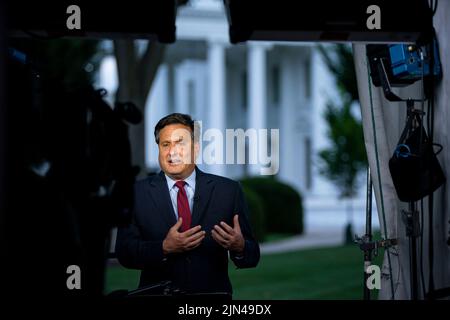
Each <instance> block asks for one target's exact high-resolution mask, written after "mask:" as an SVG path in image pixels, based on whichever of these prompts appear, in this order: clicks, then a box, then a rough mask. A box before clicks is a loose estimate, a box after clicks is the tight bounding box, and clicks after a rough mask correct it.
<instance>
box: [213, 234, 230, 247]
mask: <svg viewBox="0 0 450 320" xmlns="http://www.w3.org/2000/svg"><path fill="white" fill-rule="evenodd" d="M211 234H212V237H213V238H214V240H216V242H218V243H219V244H220V245H221V246H222V247H224V248H226V247H227V245H228V241H227V240H226V239H224V238H223V237H222V236H221V235H220V234H219V233H218V232H217V231H216V230H213V231H212V232H211Z"/></svg>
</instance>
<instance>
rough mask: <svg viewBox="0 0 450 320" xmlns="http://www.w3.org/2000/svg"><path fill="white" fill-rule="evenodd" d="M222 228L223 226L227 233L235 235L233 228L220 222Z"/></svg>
mask: <svg viewBox="0 0 450 320" xmlns="http://www.w3.org/2000/svg"><path fill="white" fill-rule="evenodd" d="M220 226H221V227H222V228H223V229H225V231H226V232H228V233H230V234H233V233H234V230H233V228H232V227H230V226H229V225H227V224H226V223H225V222H223V221H220Z"/></svg>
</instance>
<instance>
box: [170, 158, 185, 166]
mask: <svg viewBox="0 0 450 320" xmlns="http://www.w3.org/2000/svg"><path fill="white" fill-rule="evenodd" d="M168 162H169V164H170V165H172V166H176V165H179V164H182V163H183V162H182V161H181V160H180V159H169V161H168Z"/></svg>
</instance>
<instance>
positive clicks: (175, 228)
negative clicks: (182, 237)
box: [170, 217, 183, 230]
mask: <svg viewBox="0 0 450 320" xmlns="http://www.w3.org/2000/svg"><path fill="white" fill-rule="evenodd" d="M182 223H183V218H181V217H179V218H178V221H177V223H175V224H174V225H173V226H172V228H170V229H173V230H178V229H180V227H181V224H182Z"/></svg>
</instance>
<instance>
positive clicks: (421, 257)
mask: <svg viewBox="0 0 450 320" xmlns="http://www.w3.org/2000/svg"><path fill="white" fill-rule="evenodd" d="M423 215H424V213H423V198H422V199H420V247H419V259H420V281H421V282H422V297H423V298H425V294H426V289H425V275H424V272H423V222H424V219H423Z"/></svg>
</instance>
